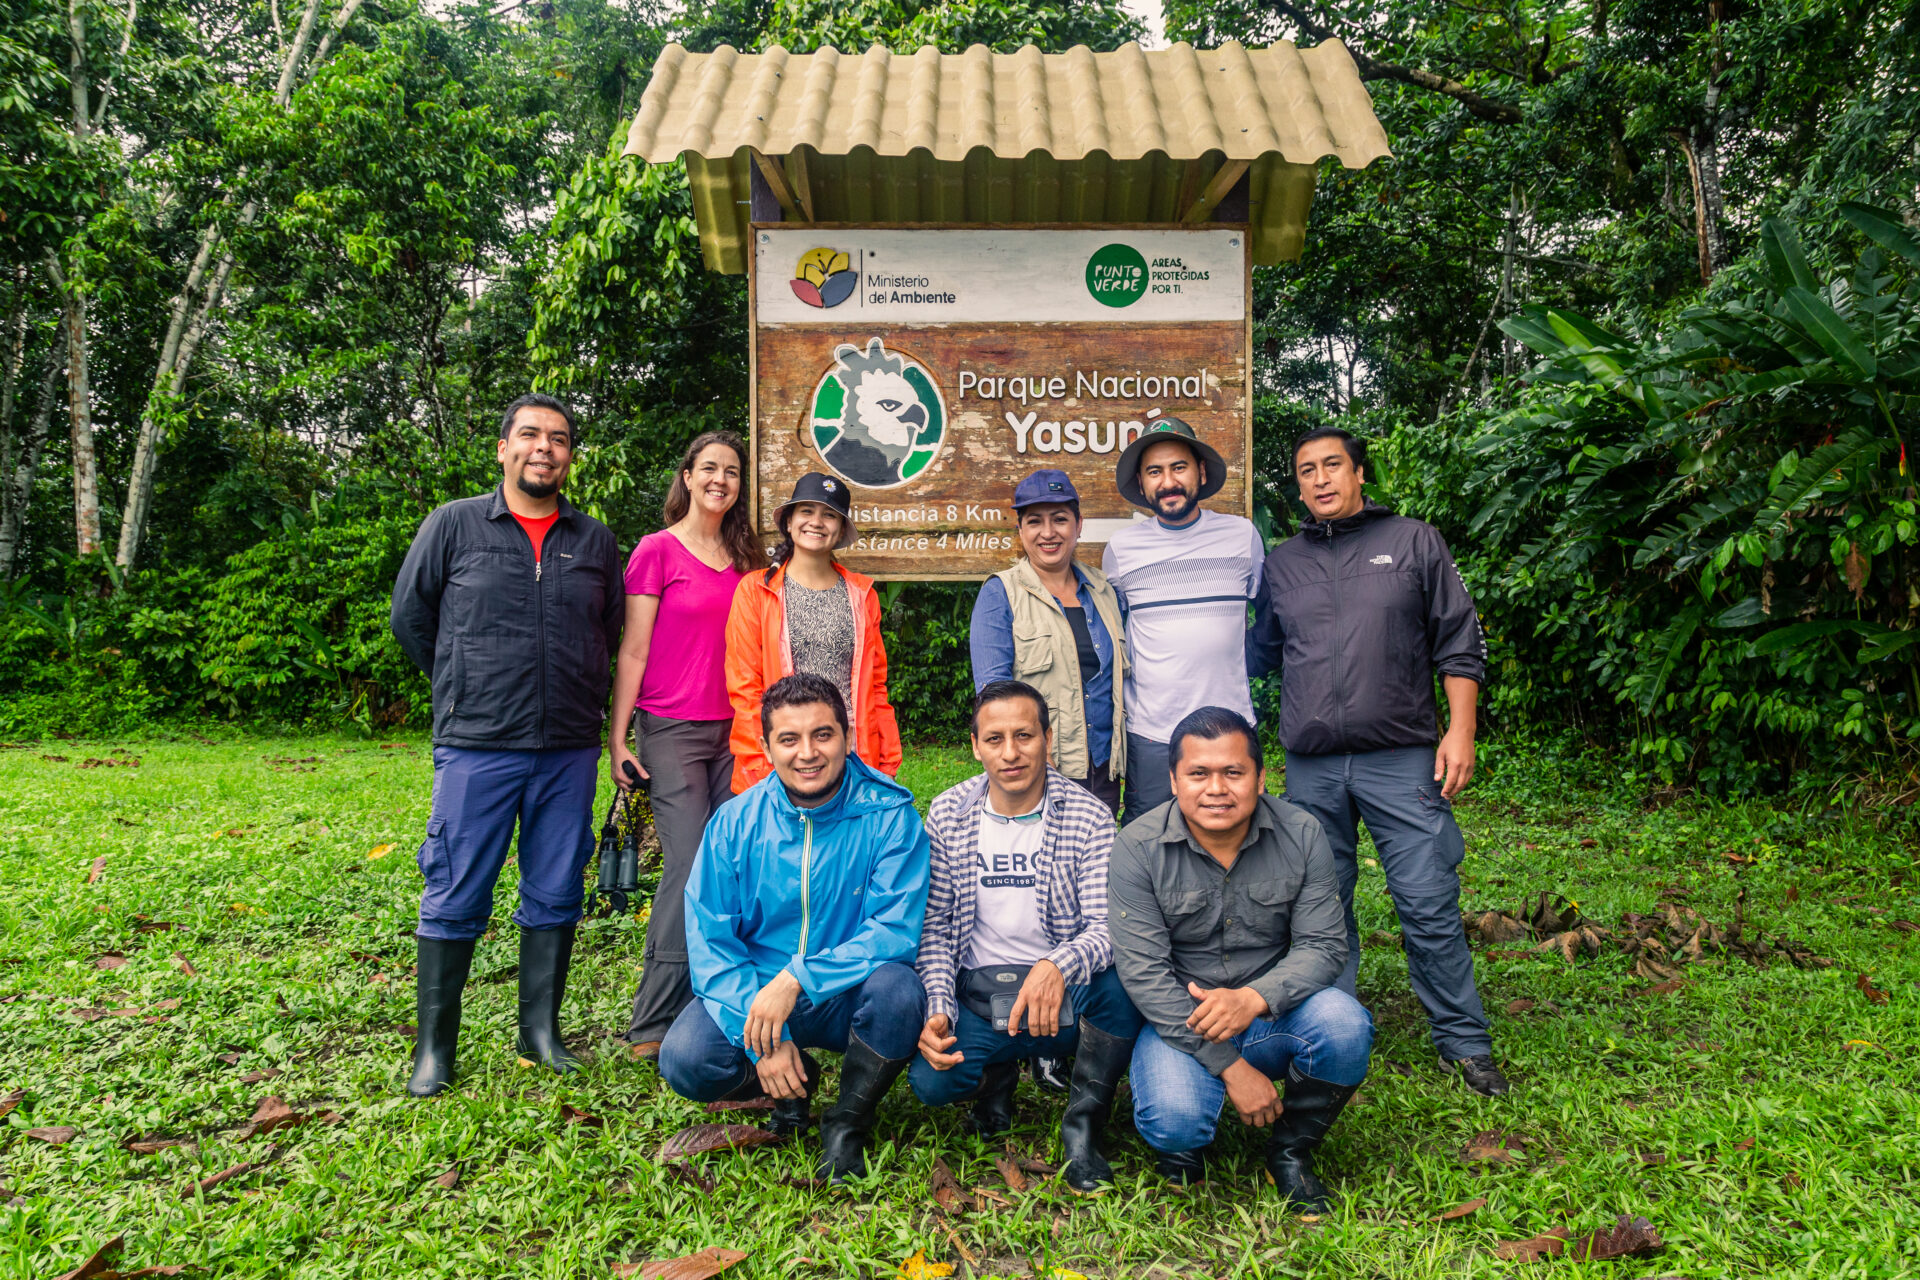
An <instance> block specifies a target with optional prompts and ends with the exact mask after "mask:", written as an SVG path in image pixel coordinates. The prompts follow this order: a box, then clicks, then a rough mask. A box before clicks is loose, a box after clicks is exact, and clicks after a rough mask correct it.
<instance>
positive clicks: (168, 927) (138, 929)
mask: <svg viewBox="0 0 1920 1280" xmlns="http://www.w3.org/2000/svg"><path fill="white" fill-rule="evenodd" d="M179 927H180V926H179V925H177V924H175V923H173V922H172V921H171V920H140V921H136V922H135V923H134V926H133V931H134V932H135V933H172V932H173V931H174V930H175V929H178V928H179Z"/></svg>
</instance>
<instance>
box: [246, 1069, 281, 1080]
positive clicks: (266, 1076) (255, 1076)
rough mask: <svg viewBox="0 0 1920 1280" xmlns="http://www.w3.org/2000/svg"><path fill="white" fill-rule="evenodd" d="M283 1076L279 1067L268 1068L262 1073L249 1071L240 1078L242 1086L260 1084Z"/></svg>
mask: <svg viewBox="0 0 1920 1280" xmlns="http://www.w3.org/2000/svg"><path fill="white" fill-rule="evenodd" d="M279 1074H281V1071H280V1068H278V1067H266V1068H264V1069H262V1070H260V1071H249V1072H247V1074H245V1075H243V1076H241V1077H240V1083H241V1084H259V1083H260V1082H261V1081H262V1080H271V1079H273V1078H274V1077H275V1076H277V1075H279Z"/></svg>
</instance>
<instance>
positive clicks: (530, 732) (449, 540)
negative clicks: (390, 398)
mask: <svg viewBox="0 0 1920 1280" xmlns="http://www.w3.org/2000/svg"><path fill="white" fill-rule="evenodd" d="M575 438H576V437H575V432H574V418H573V410H571V409H569V408H568V407H567V406H566V405H564V404H562V403H561V402H560V401H558V400H555V399H554V398H552V397H551V396H542V395H528V396H522V397H520V398H519V399H518V400H515V401H514V402H513V403H512V404H510V405H508V406H507V411H506V413H505V414H504V415H503V416H502V418H501V420H500V445H499V451H498V456H499V459H500V467H501V471H502V473H503V476H504V480H503V483H502V484H501V486H500V487H499V488H498V489H495V490H494V491H493V492H492V493H489V494H482V495H481V496H479V497H474V498H462V499H459V500H457V501H454V502H449V503H447V504H446V505H445V506H442V507H440V508H439V509H438V510H436V511H434V512H433V514H432V515H430V516H428V517H427V519H426V523H424V524H423V525H421V526H420V532H419V534H418V535H417V536H416V537H415V538H414V540H413V545H412V546H411V547H410V548H408V550H407V558H406V562H405V563H404V564H402V565H401V567H400V577H399V580H398V581H396V582H395V583H394V584H393V619H392V621H393V634H394V636H395V638H397V639H398V640H399V641H400V647H401V648H402V649H404V650H405V651H406V654H407V656H408V657H409V658H411V659H413V661H414V663H415V664H416V665H417V666H418V667H419V668H420V669H421V670H422V671H424V672H426V673H427V675H428V676H429V677H430V678H431V679H432V681H433V813H432V817H431V818H430V819H429V820H428V822H427V838H426V841H425V842H424V843H423V844H422V845H421V846H420V871H421V874H423V875H424V876H425V877H426V881H427V887H426V892H425V893H424V894H422V895H421V899H420V923H419V926H418V928H417V929H416V930H415V937H416V938H417V940H418V947H419V978H418V981H419V988H418V995H417V999H418V1002H419V1016H418V1023H419V1031H418V1038H417V1040H416V1041H415V1048H414V1055H413V1078H412V1079H411V1080H410V1081H409V1082H408V1084H407V1092H409V1093H411V1094H413V1095H414V1096H415V1097H420V1098H425V1097H431V1096H432V1095H434V1094H436V1093H439V1092H440V1091H441V1090H442V1089H445V1088H446V1087H447V1085H448V1084H450V1083H451V1082H452V1080H453V1068H454V1048H455V1044H456V1042H457V1040H458V1039H459V1034H460V989H461V987H462V986H464V985H465V984H466V981H467V972H468V970H469V968H470V967H471V965H472V963H473V948H474V944H475V942H476V941H477V940H478V939H479V937H480V935H481V934H483V933H485V932H486V929H487V922H488V920H489V918H490V917H491V916H492V914H493V886H494V881H495V880H497V879H498V878H499V876H500V868H501V867H502V866H503V865H505V863H506V859H507V849H508V847H509V846H510V845H511V844H512V843H513V836H514V827H515V825H516V823H517V824H518V826H519V831H520V909H519V910H518V911H516V912H514V916H513V919H514V923H516V924H518V925H519V926H520V1034H519V1041H518V1043H519V1051H520V1053H521V1054H522V1055H524V1056H525V1057H528V1058H534V1059H537V1060H538V1061H540V1062H543V1063H545V1064H546V1065H547V1066H549V1067H552V1068H553V1069H554V1070H556V1071H567V1070H571V1069H572V1068H573V1067H575V1066H576V1065H578V1064H577V1060H576V1059H575V1058H574V1057H573V1055H572V1054H570V1053H569V1052H568V1051H567V1049H566V1047H565V1046H564V1045H563V1044H561V1042H560V1002H561V1000H562V999H563V998H564V996H565V994H566V985H567V967H568V964H569V962H570V961H571V959H572V956H573V931H574V926H575V925H577V924H578V923H579V920H580V905H581V898H582V897H583V885H582V880H581V872H582V870H583V869H584V868H585V866H586V860H587V855H588V854H589V853H591V852H592V850H593V819H592V812H593V791H594V784H595V781H596V780H597V777H598V772H599V760H600V743H601V740H602V739H603V738H604V737H605V731H604V729H603V727H602V722H603V719H604V713H605V711H606V702H607V683H608V659H609V656H610V655H611V654H612V653H613V652H614V650H615V649H616V648H617V647H618V645H619V640H620V623H621V620H622V617H623V614H624V611H625V608H626V598H625V594H624V592H623V591H622V590H621V588H620V558H619V549H618V548H617V547H616V546H615V545H614V541H613V534H612V533H610V532H608V530H607V527H606V526H605V525H603V524H601V523H600V522H599V521H598V520H595V519H593V518H592V517H590V516H588V515H585V514H583V513H581V512H579V511H576V510H574V508H573V507H572V506H571V505H569V504H568V502H567V500H566V499H565V498H563V497H561V496H560V486H561V485H562V484H563V483H564V482H565V481H566V478H567V467H568V465H569V464H570V463H571V462H572V460H573V446H574V441H575Z"/></svg>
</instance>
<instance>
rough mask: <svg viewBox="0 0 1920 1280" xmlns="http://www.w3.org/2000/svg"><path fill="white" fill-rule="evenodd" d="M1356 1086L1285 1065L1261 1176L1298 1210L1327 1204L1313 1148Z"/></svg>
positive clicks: (1329, 1202) (1318, 1208) (1319, 1210)
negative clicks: (1330, 1081)
mask: <svg viewBox="0 0 1920 1280" xmlns="http://www.w3.org/2000/svg"><path fill="white" fill-rule="evenodd" d="M1359 1087H1360V1086H1359V1085H1353V1084H1328V1083H1327V1082H1326V1081H1325V1080H1315V1079H1314V1078H1313V1077H1311V1076H1303V1075H1300V1074H1298V1073H1297V1072H1296V1071H1295V1070H1293V1069H1292V1068H1289V1069H1288V1071H1287V1091H1286V1096H1285V1099H1284V1107H1283V1109H1282V1110H1281V1112H1280V1118H1279V1119H1278V1120H1275V1121H1274V1122H1273V1132H1272V1133H1271V1134H1269V1135H1268V1137H1267V1180H1268V1181H1269V1182H1271V1183H1273V1185H1274V1186H1275V1188H1277V1189H1278V1190H1279V1192H1280V1198H1281V1199H1282V1200H1284V1201H1288V1202H1290V1203H1292V1204H1293V1205H1294V1207H1295V1208H1297V1209H1298V1210H1299V1211H1300V1212H1302V1213H1325V1212H1326V1211H1327V1210H1328V1208H1330V1207H1331V1206H1332V1203H1333V1196H1332V1194H1331V1193H1330V1192H1328V1190H1327V1187H1326V1184H1325V1183H1323V1182H1321V1181H1320V1179H1319V1178H1318V1177H1317V1176H1316V1175H1315V1174H1314V1172H1313V1153H1314V1151H1315V1150H1316V1149H1317V1148H1318V1147H1319V1146H1320V1144H1321V1143H1322V1142H1324V1141H1326V1138H1327V1131H1328V1130H1329V1129H1332V1128H1333V1122H1334V1121H1335V1120H1338V1119H1339V1118H1340V1113H1341V1111H1343V1110H1345V1109H1346V1105H1347V1100H1348V1099H1349V1098H1351V1097H1353V1095H1354V1091H1355V1090H1356V1089H1358V1088H1359Z"/></svg>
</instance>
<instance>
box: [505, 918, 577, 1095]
mask: <svg viewBox="0 0 1920 1280" xmlns="http://www.w3.org/2000/svg"><path fill="white" fill-rule="evenodd" d="M573 931H574V926H572V925H567V926H565V927H564V928H560V929H522V930H521V931H520V1035H519V1038H518V1040H517V1041H516V1047H517V1048H518V1049H519V1051H520V1056H521V1057H523V1058H532V1059H533V1060H534V1061H535V1062H539V1063H544V1064H545V1065H546V1066H549V1067H552V1068H553V1069H554V1070H555V1071H575V1070H578V1069H579V1066H580V1059H578V1058H576V1057H574V1056H573V1054H572V1053H571V1052H569V1051H568V1049H567V1046H566V1045H564V1044H562V1043H560V1002H561V1001H563V1000H565V999H566V998H567V968H568V966H569V965H571V964H572V963H573Z"/></svg>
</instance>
